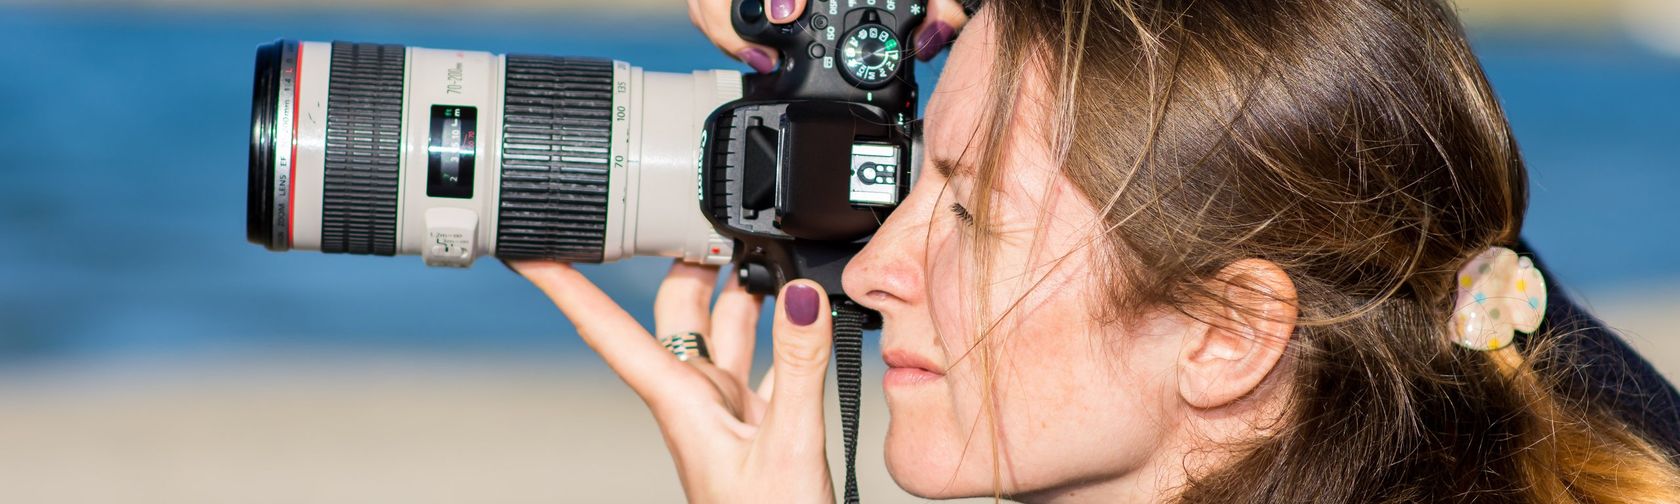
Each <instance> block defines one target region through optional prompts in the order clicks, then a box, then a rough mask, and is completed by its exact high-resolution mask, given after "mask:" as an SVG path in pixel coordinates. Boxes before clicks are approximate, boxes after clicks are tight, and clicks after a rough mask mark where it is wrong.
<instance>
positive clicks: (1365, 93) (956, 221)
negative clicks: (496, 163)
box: [515, 0, 1680, 502]
mask: <svg viewBox="0 0 1680 504" xmlns="http://www.w3.org/2000/svg"><path fill="white" fill-rule="evenodd" d="M710 4H711V2H706V1H702V2H700V3H699V4H697V5H695V8H696V9H699V10H698V11H697V15H696V22H697V23H699V24H701V25H702V27H703V28H704V27H706V26H708V25H707V23H705V22H704V19H706V16H708V15H709V14H707V13H708V12H712V11H715V10H717V9H719V7H716V6H712V5H710ZM946 4H947V5H949V3H948V2H947V3H946ZM772 12H773V13H775V12H782V13H787V12H797V9H794V10H784V11H778V10H777V9H775V8H773V9H772ZM949 13H950V10H949V9H947V10H946V14H949ZM787 17H791V16H782V17H781V19H786V18H787ZM936 18H937V17H936ZM939 19H944V18H939ZM927 30H928V29H927V28H925V27H924V29H923V32H924V33H925V32H927ZM713 31H715V30H713ZM1002 34H1007V36H1002ZM716 38H717V36H716V35H714V39H716ZM720 45H724V47H726V49H727V48H728V45H727V43H724V42H720ZM744 59H746V58H744ZM925 120H926V124H925V132H926V135H927V137H926V148H927V159H929V160H930V161H929V163H930V166H931V167H933V168H936V169H931V170H925V172H924V174H923V175H922V178H921V180H920V181H919V182H918V184H917V185H916V186H915V187H914V188H913V190H912V193H911V195H910V197H909V198H908V200H907V201H906V202H905V203H904V204H903V205H902V206H900V207H899V209H898V210H897V211H896V212H895V213H894V214H893V216H892V218H891V219H889V220H888V221H887V222H886V223H885V225H884V226H883V228H882V229H881V230H880V232H879V233H878V234H877V235H876V236H875V238H874V239H873V240H872V241H871V243H870V244H869V246H868V247H867V248H866V249H865V250H864V251H863V253H862V254H860V255H859V256H858V257H857V258H855V259H854V260H853V261H852V263H851V265H850V266H849V267H848V268H847V270H846V274H845V287H846V294H847V295H848V296H850V297H851V298H852V299H854V300H856V301H858V302H859V303H862V304H864V305H865V306H867V307H869V308H871V309H874V310H877V311H879V312H880V313H881V314H882V316H883V319H884V321H885V322H884V328H883V330H882V343H881V346H882V348H883V354H884V355H883V357H884V359H885V360H886V362H887V364H888V365H889V367H890V370H889V372H888V373H887V376H886V378H885V382H886V383H885V384H884V388H885V391H886V396H887V401H888V405H889V408H890V410H891V418H892V420H891V424H890V426H889V427H888V435H887V448H886V453H887V465H888V468H889V470H890V472H891V474H892V476H893V478H894V480H895V481H896V482H897V483H898V484H899V485H900V486H902V487H904V488H905V489H906V490H908V491H909V492H910V493H913V494H916V495H919V496H923V497H929V498H949V497H962V496H999V497H1007V498H1009V499H1014V500H1021V501H1028V502H1038V501H1046V502H1048V501H1070V502H1153V501H1188V502H1442V501H1472V500H1474V501H1478V502H1481V501H1489V502H1674V501H1676V500H1680V496H1677V495H1676V493H1675V492H1676V490H1675V489H1676V488H1680V477H1677V471H1676V469H1675V467H1674V466H1673V465H1672V464H1671V463H1670V462H1669V461H1668V460H1667V459H1666V458H1665V456H1664V455H1665V454H1664V453H1663V452H1662V451H1661V450H1660V449H1659V448H1656V447H1655V446H1653V445H1652V444H1651V443H1650V442H1649V441H1647V440H1646V439H1645V438H1643V437H1642V436H1641V435H1640V433H1639V432H1637V431H1636V430H1634V429H1633V428H1630V427H1629V426H1627V425H1624V424H1623V423H1622V422H1620V421H1618V420H1616V419H1615V417H1614V416H1612V415H1611V414H1609V413H1607V412H1606V411H1603V409H1602V408H1601V407H1598V406H1596V405H1594V404H1590V403H1587V402H1583V401H1580V400H1578V399H1577V398H1574V397H1573V396H1572V395H1571V394H1568V393H1566V390H1565V389H1566V388H1565V387H1561V386H1558V383H1560V382H1561V381H1562V380H1563V379H1564V378H1563V377H1564V376H1565V375H1566V374H1567V373H1568V370H1569V369H1570V366H1571V365H1572V364H1573V361H1572V359H1573V355H1572V354H1571V352H1569V351H1567V347H1566V346H1561V345H1557V344H1555V341H1556V339H1557V338H1558V337H1559V336H1560V334H1559V331H1557V330H1545V331H1539V332H1536V334H1534V335H1532V336H1523V335H1522V332H1523V331H1535V330H1536V328H1535V327H1534V324H1531V323H1529V322H1531V320H1529V319H1534V320H1537V317H1539V316H1540V314H1541V313H1543V312H1544V294H1543V293H1544V290H1545V286H1544V283H1543V279H1542V278H1540V277H1539V276H1538V274H1537V273H1535V271H1536V270H1534V269H1533V267H1532V266H1531V265H1530V263H1528V262H1526V261H1524V260H1521V259H1518V258H1517V257H1516V255H1515V254H1506V253H1507V252H1509V251H1508V250H1505V249H1503V248H1500V247H1502V246H1514V245H1515V242H1516V241H1517V237H1518V234H1519V231H1520V230H1521V227H1522V226H1521V225H1522V217H1523V212H1524V209H1525V206H1526V198H1527V195H1526V187H1527V182H1526V174H1525V172H1524V168H1523V164H1522V161H1521V158H1520V157H1519V155H1518V152H1517V148H1516V144H1515V142H1514V140H1513V139H1512V138H1511V134H1510V130H1509V128H1508V126H1507V124H1506V121H1505V118H1504V116H1503V113H1502V111H1501V110H1500V109H1499V106H1498V103H1497V102H1496V101H1495V99H1494V97H1493V94H1492V92H1491V90H1490V89H1489V87H1488V85H1487V82H1486V80H1485V78H1484V77H1483V76H1482V73H1481V70H1480V67H1479V64H1478V63H1477V61H1476V60H1475V58H1474V57H1473V56H1472V55H1471V53H1470V51H1469V49H1468V47H1467V45H1466V43H1465V40H1464V36H1463V34H1462V30H1461V29H1460V27H1459V25H1458V23H1457V21H1456V19H1455V18H1454V17H1453V14H1452V12H1451V10H1450V8H1449V7H1447V6H1445V5H1443V4H1441V3H1439V2H1436V1H1433V0H1298V1H1291V2H1252V1H1241V0H1224V1H1219V0H1201V1H1195V2H1135V1H1119V0H1116V1H1106V2H1092V1H1088V0H1087V1H1067V2H1039V1H1033V0H1017V1H997V0H989V1H988V2H986V7H985V8H984V9H983V10H981V11H980V12H979V14H978V16H977V17H976V18H975V19H974V20H973V21H972V23H970V26H968V27H967V28H966V31H965V35H964V36H963V38H962V40H961V41H960V42H959V43H957V44H956V45H955V47H954V48H953V49H952V53H951V55H950V58H949V60H948V61H947V63H946V67H945V70H944V74H943V75H942V76H941V79H940V82H939V87H938V89H937V90H935V92H934V93H933V95H932V96H931V98H930V100H929V102H928V106H927V113H926V115H925ZM515 267H516V268H517V269H518V270H519V271H520V272H521V273H523V274H524V275H526V276H527V277H529V278H530V279H531V280H532V281H534V282H535V283H536V284H537V285H538V286H539V287H541V288H542V289H543V290H544V291H545V292H546V293H547V294H548V295H550V296H551V297H553V298H554V300H555V302H556V304H557V305H559V307H560V308H561V309H562V311H564V312H565V314H566V315H567V316H568V317H569V318H571V320H572V321H573V322H574V323H576V324H577V326H578V329H579V332H580V333H581V334H583V336H584V338H585V339H586V340H587V341H588V342H589V344H590V345H591V346H592V347H594V348H595V349H596V350H597V351H598V352H600V353H601V355H602V356H603V358H605V359H606V360H607V362H608V363H609V364H610V365H611V366H612V367H613V368H614V369H615V370H616V371H617V372H618V373H619V374H620V375H621V376H622V377H623V378H624V379H625V380H626V381H627V382H629V384H630V385H631V386H632V387H633V388H634V389H635V390H636V391H637V392H638V394H640V395H641V396H642V397H643V399H644V400H646V401H647V403H648V405H649V406H650V408H651V409H652V410H653V412H654V415H655V416H656V417H657V418H658V419H659V423H660V426H661V429H662V431H663V432H664V433H665V435H666V439H667V444H668V446H669V447H670V448H671V451H672V454H673V458H674V459H675V460H676V463H677V468H678V472H679V474H680V475H681V478H682V482H683V486H684V489H685V490H686V492H687V493H688V495H689V497H690V499H691V500H694V501H699V502H759V501H776V502H789V501H796V502H804V501H815V502H829V501H832V499H833V492H832V489H831V486H830V483H829V481H830V475H829V472H828V468H827V466H826V462H825V459H824V455H823V440H824V437H823V436H824V433H823V424H822V404H821V399H822V383H823V373H824V370H825V367H826V362H827V359H828V351H829V349H828V341H829V340H828V338H829V333H828V324H829V319H828V313H827V312H828V309H827V305H826V301H825V299H826V296H825V294H824V293H823V292H821V291H820V290H818V289H817V288H816V287H815V286H814V284H811V283H808V282H801V281H796V282H793V283H791V284H789V285H788V286H787V287H786V288H785V289H784V290H783V292H782V293H781V295H780V296H778V298H777V308H776V310H777V315H776V317H775V321H776V322H775V328H774V331H773V332H774V340H775V349H774V355H775V360H774V364H773V367H772V372H771V373H770V374H769V376H767V377H766V379H765V383H764V384H762V385H761V387H760V389H759V390H758V391H756V392H755V391H754V390H751V389H749V388H748V385H747V376H746V374H747V370H748V368H749V364H750V362H749V361H750V356H751V354H752V334H753V330H754V327H753V321H754V320H755V319H756V307H757V300H756V299H754V298H753V297H752V296H750V295H748V294H746V293H744V292H742V291H741V290H739V289H738V288H736V287H733V286H731V287H729V288H727V289H726V290H725V291H724V292H723V293H721V294H720V295H719V296H718V300H717V303H716V306H715V307H712V309H711V310H710V311H709V313H708V309H707V302H708V299H709V298H710V294H711V292H710V288H711V287H710V286H711V285H712V284H713V282H714V279H715V275H716V272H715V271H713V270H709V269H705V268H700V267H692V266H686V265H680V264H679V265H677V266H674V267H673V268H672V272H671V275H670V277H669V278H668V279H667V280H666V282H665V283H664V284H663V285H662V286H661V288H660V291H659V296H658V299H657V301H656V306H655V312H656V319H657V321H656V323H657V326H658V327H656V328H655V331H654V334H672V333H679V332H684V331H698V332H704V333H705V334H706V335H707V337H708V338H710V343H711V359H710V361H709V362H708V361H706V360H704V359H696V360H691V361H687V362H682V361H678V360H677V359H674V358H672V356H671V354H670V353H668V352H666V351H665V350H664V349H662V348H661V347H660V346H659V345H658V344H656V343H655V342H654V340H653V339H652V338H651V337H650V336H649V335H648V333H647V332H646V331H645V330H643V329H642V328H641V327H639V326H638V325H637V324H636V323H635V321H634V320H633V319H631V318H630V317H629V316H628V315H626V314H625V313H624V312H623V310H621V309H619V308H618V307H617V306H616V305H615V304H613V302H612V301H611V300H610V299H608V298H606V297H605V296H604V295H602V294H601V292H600V291H599V290H598V289H595V288H594V287H593V286H592V285H590V284H589V283H588V282H587V281H586V280H584V279H583V277H582V276H580V275H578V274H577V273H576V272H575V271H574V270H572V269H570V268H569V267H568V266H565V265H562V264H557V263H547V262H524V263H518V264H515ZM1513 282H1514V283H1513ZM1536 285H1537V287H1536ZM1486 289H1505V290H1503V291H1499V290H1495V291H1493V292H1496V293H1504V294H1508V295H1495V296H1493V297H1491V298H1488V297H1487V296H1485V295H1484V294H1483V293H1484V290H1486ZM1536 289H1538V290H1536ZM1535 292H1538V293H1540V294H1535V295H1533V296H1531V297H1528V298H1527V301H1526V302H1522V301H1521V300H1520V299H1519V298H1520V297H1521V296H1530V294H1532V293H1535ZM1513 296H1516V297H1513ZM1489 299H1491V301H1490V300H1489ZM1525 306H1526V308H1525ZM1493 307H1499V308H1504V309H1505V310H1507V311H1506V312H1505V313H1503V314H1502V313H1501V312H1500V311H1499V308H1493ZM1502 316H1503V317H1504V318H1503V319H1502V318H1501V317H1502ZM1511 319H1519V320H1511ZM1501 324H1503V325H1501ZM1512 338H1526V339H1525V340H1524V341H1523V342H1522V344H1521V345H1520V347H1521V349H1520V350H1519V346H1513V345H1510V344H1509V343H1510V341H1511V339H1512Z"/></svg>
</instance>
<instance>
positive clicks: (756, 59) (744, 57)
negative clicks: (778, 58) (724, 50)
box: [735, 47, 776, 73]
mask: <svg viewBox="0 0 1680 504" xmlns="http://www.w3.org/2000/svg"><path fill="white" fill-rule="evenodd" d="M735 57H737V58H741V62H743V63H746V64H747V66H750V67H753V70H757V71H758V73H770V72H771V71H773V70H775V69H776V63H775V62H774V61H771V60H770V55H769V54H767V53H765V52H764V50H763V49H759V48H757V47H748V48H746V49H742V50H741V52H738V53H735Z"/></svg>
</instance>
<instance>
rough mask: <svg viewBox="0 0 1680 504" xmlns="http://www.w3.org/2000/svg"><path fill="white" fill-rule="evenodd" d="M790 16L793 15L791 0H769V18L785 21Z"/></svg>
mask: <svg viewBox="0 0 1680 504" xmlns="http://www.w3.org/2000/svg"><path fill="white" fill-rule="evenodd" d="M790 17H793V0H770V19H780V20H782V21H783V22H786V21H787V18H790Z"/></svg>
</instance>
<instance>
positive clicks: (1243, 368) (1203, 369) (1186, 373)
mask: <svg viewBox="0 0 1680 504" xmlns="http://www.w3.org/2000/svg"><path fill="white" fill-rule="evenodd" d="M1214 282H1215V284H1214V285H1213V286H1212V287H1213V291H1214V292H1216V293H1219V294H1220V296H1221V299H1217V300H1214V301H1215V304H1214V305H1213V306H1214V308H1213V309H1210V310H1208V311H1207V313H1209V314H1210V315H1211V316H1210V318H1209V320H1207V324H1205V325H1201V326H1200V327H1199V328H1198V330H1197V331H1196V332H1195V333H1192V334H1187V335H1185V339H1184V345H1183V350H1182V351H1181V352H1180V354H1179V362H1178V367H1179V373H1178V377H1179V378H1178V381H1179V383H1178V388H1179V395H1180V396H1182V398H1183V399H1184V401H1185V402H1186V403H1187V404H1189V405H1190V406H1192V407H1195V408H1200V409H1208V408H1218V407H1221V406H1225V405H1227V404H1230V403H1232V402H1234V401H1237V400H1238V399H1241V398H1243V397H1244V396H1247V395H1249V394H1250V393H1252V392H1253V391H1254V390H1255V389H1256V388H1258V387H1259V386H1260V385H1261V383H1262V382H1264V381H1265V379H1266V376H1267V375H1269V374H1271V372H1272V370H1273V369H1274V368H1276V367H1277V364H1278V362H1279V361H1280V360H1282V358H1283V354H1284V351H1285V350H1286V349H1287V348H1288V346H1289V340H1290V338H1291V336H1292V335H1293V334H1294V332H1295V321H1296V317H1297V315H1298V314H1297V311H1296V303H1295V301H1296V300H1295V284H1294V282H1292V281H1291V280H1290V279H1289V275H1288V274H1287V273H1285V272H1284V271H1283V269H1282V268H1279V267H1278V266H1277V264H1275V263H1273V262H1271V261H1266V260H1263V259H1244V260H1241V261H1237V262H1234V263H1231V264H1230V265H1228V266H1226V267H1225V268H1224V269H1222V270H1220V272H1219V275H1218V276H1217V277H1216V279H1215V280H1214Z"/></svg>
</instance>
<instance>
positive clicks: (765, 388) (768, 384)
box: [758, 364, 776, 401]
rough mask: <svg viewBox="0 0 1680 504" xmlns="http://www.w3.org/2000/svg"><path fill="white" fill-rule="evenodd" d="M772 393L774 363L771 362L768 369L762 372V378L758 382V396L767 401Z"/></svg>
mask: <svg viewBox="0 0 1680 504" xmlns="http://www.w3.org/2000/svg"><path fill="white" fill-rule="evenodd" d="M774 393H776V365H775V364H771V365H770V369H769V370H768V371H765V372H764V379H763V380H761V381H759V382H758V398H759V399H763V400H765V401H769V400H770V394H774Z"/></svg>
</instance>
